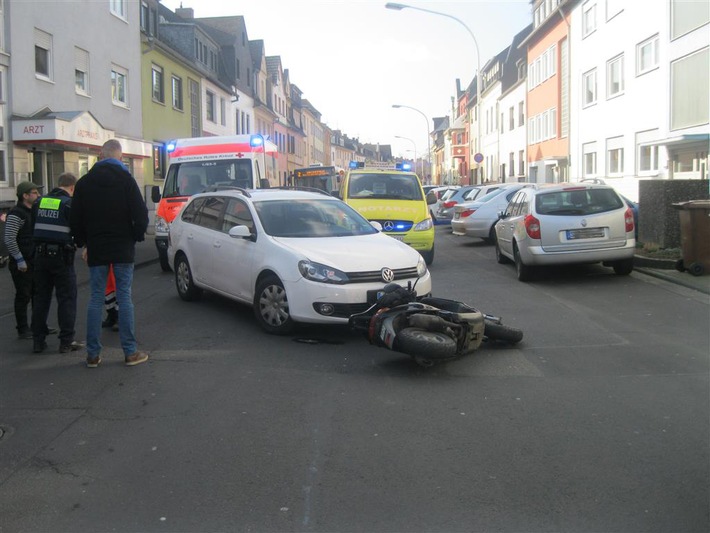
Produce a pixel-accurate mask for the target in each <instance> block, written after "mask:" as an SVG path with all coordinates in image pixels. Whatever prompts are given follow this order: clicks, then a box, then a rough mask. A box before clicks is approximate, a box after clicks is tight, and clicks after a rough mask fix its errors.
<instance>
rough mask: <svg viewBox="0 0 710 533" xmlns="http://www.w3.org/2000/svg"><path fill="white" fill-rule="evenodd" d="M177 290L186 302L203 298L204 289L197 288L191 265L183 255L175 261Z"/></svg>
mask: <svg viewBox="0 0 710 533" xmlns="http://www.w3.org/2000/svg"><path fill="white" fill-rule="evenodd" d="M175 288H176V289H177V292H178V295H179V296H180V298H182V299H183V300H185V301H186V302H193V301H195V300H199V299H200V297H201V296H202V289H200V288H199V287H197V286H196V285H195V282H194V280H193V279H192V269H191V268H190V263H189V262H188V261H187V257H185V255H184V254H182V253H181V254H180V255H178V256H177V258H176V259H175Z"/></svg>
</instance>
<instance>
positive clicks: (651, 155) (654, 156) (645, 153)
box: [638, 146, 658, 172]
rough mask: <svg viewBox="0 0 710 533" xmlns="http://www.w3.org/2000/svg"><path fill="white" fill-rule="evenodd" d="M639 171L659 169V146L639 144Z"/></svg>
mask: <svg viewBox="0 0 710 533" xmlns="http://www.w3.org/2000/svg"><path fill="white" fill-rule="evenodd" d="M638 157H639V161H638V169H639V172H653V171H657V170H658V146H639V156H638Z"/></svg>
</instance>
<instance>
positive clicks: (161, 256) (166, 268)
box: [158, 249, 172, 272]
mask: <svg viewBox="0 0 710 533" xmlns="http://www.w3.org/2000/svg"><path fill="white" fill-rule="evenodd" d="M158 260H159V261H160V268H161V269H162V270H163V272H170V271H171V270H172V268H170V261H168V251H167V250H162V249H160V250H158Z"/></svg>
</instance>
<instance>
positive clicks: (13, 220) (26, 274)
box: [4, 181, 42, 339]
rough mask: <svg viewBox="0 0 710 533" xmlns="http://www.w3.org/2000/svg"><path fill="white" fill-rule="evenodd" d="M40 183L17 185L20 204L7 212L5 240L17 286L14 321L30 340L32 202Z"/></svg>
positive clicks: (21, 334)
mask: <svg viewBox="0 0 710 533" xmlns="http://www.w3.org/2000/svg"><path fill="white" fill-rule="evenodd" d="M41 188H42V186H41V185H37V184H35V183H32V182H31V181H23V182H21V183H18V185H17V204H16V205H15V207H13V208H12V209H11V210H10V212H9V213H8V214H7V219H6V221H5V235H4V241H5V246H7V250H8V252H9V253H10V274H11V275H12V283H13V284H14V285H15V322H16V324H17V335H18V336H19V337H20V338H21V339H31V338H32V330H30V323H29V320H28V318H27V308H28V307H29V305H30V302H31V301H32V293H33V284H32V263H33V260H34V243H33V241H32V225H33V223H34V221H33V219H32V204H33V203H34V202H35V200H37V198H39V190H40V189H41Z"/></svg>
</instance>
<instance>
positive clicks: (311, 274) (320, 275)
mask: <svg viewBox="0 0 710 533" xmlns="http://www.w3.org/2000/svg"><path fill="white" fill-rule="evenodd" d="M298 270H299V271H300V272H301V275H302V276H303V277H304V278H306V279H309V280H311V281H318V282H320V283H333V284H335V285H343V284H345V283H347V282H348V281H350V280H349V279H348V275H347V274H346V273H345V272H343V271H341V270H338V269H337V268H333V267H329V266H327V265H321V264H320V263H314V262H312V261H308V260H305V261H299V262H298Z"/></svg>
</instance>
